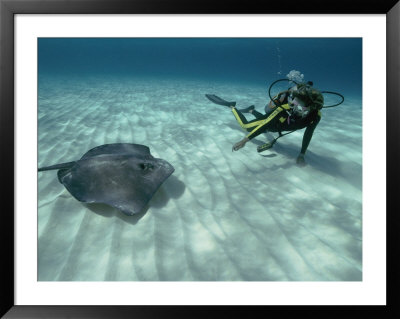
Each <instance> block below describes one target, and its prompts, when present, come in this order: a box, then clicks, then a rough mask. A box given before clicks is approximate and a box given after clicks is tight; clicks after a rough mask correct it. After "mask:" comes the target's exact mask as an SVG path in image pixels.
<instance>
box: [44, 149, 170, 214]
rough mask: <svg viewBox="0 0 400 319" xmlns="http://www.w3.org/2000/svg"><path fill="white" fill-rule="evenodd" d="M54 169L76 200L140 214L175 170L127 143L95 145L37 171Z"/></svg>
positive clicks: (147, 150)
mask: <svg viewBox="0 0 400 319" xmlns="http://www.w3.org/2000/svg"><path fill="white" fill-rule="evenodd" d="M54 169H58V172H57V176H58V180H59V181H60V183H61V184H63V185H64V186H65V188H66V189H67V190H68V191H69V192H70V193H71V195H72V196H73V197H75V198H76V199H77V200H78V201H81V202H85V203H103V204H107V205H110V206H113V207H115V208H117V209H119V210H121V211H122V212H123V213H124V214H126V215H133V214H136V213H139V212H140V211H141V210H142V209H143V208H144V207H145V206H146V205H147V203H148V202H149V200H150V199H151V198H152V197H153V195H154V193H155V192H156V191H157V189H158V188H159V187H160V186H161V184H162V183H163V182H164V181H165V180H166V179H167V178H168V177H169V176H170V175H171V174H172V173H173V172H174V167H173V166H172V165H171V164H170V163H168V162H167V161H165V160H163V159H160V158H154V157H153V156H152V155H151V154H150V149H149V148H148V147H147V146H145V145H139V144H129V143H116V144H105V145H101V146H97V147H95V148H93V149H91V150H89V151H88V152H86V153H85V154H84V155H83V156H82V158H81V159H79V160H77V161H74V162H68V163H62V164H57V165H52V166H47V167H42V168H39V169H38V171H47V170H54Z"/></svg>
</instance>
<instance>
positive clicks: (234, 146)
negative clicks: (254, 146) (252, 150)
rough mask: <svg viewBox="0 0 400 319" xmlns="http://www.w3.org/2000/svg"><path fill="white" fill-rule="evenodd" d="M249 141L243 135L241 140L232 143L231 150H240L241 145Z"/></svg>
mask: <svg viewBox="0 0 400 319" xmlns="http://www.w3.org/2000/svg"><path fill="white" fill-rule="evenodd" d="M248 141H250V140H249V139H248V138H247V137H245V138H244V139H242V140H241V141H239V142H237V143H235V145H233V147H232V152H233V151H237V150H240V149H241V148H242V147H243V146H245V144H246V143H247V142H248Z"/></svg>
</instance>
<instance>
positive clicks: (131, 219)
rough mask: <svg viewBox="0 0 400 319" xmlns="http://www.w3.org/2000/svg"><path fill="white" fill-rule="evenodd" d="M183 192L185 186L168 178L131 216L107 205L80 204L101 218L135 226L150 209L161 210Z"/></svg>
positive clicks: (177, 180)
mask: <svg viewBox="0 0 400 319" xmlns="http://www.w3.org/2000/svg"><path fill="white" fill-rule="evenodd" d="M184 191H185V184H184V183H183V182H181V181H180V180H179V179H178V178H176V177H175V176H170V177H169V178H168V179H167V180H166V181H165V182H164V183H163V184H162V185H161V186H160V188H159V189H158V190H157V192H156V193H155V194H154V196H153V197H152V199H151V200H150V201H149V203H148V204H147V205H146V206H145V207H144V208H143V209H142V210H141V211H140V212H139V213H136V214H134V215H132V216H128V215H125V214H124V213H122V212H121V211H120V210H118V209H116V208H114V207H111V206H109V205H107V204H99V203H82V204H83V205H84V206H85V207H86V208H88V209H89V210H90V211H92V212H93V213H95V214H97V215H100V216H102V217H106V218H110V217H113V216H115V217H117V218H119V219H121V220H123V221H124V222H126V223H129V224H131V225H135V224H137V222H138V221H139V220H140V219H141V218H142V217H143V216H144V215H146V213H147V211H148V210H149V208H150V207H155V208H158V209H160V208H162V207H164V206H166V205H167V203H168V201H169V200H170V198H179V197H180V196H182V194H183V193H184Z"/></svg>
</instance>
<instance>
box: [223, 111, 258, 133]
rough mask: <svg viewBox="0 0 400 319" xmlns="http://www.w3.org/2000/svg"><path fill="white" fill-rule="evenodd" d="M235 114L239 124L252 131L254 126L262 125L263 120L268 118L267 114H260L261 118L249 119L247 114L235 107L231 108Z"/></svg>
mask: <svg viewBox="0 0 400 319" xmlns="http://www.w3.org/2000/svg"><path fill="white" fill-rule="evenodd" d="M231 110H232V113H233V115H234V116H235V118H236V121H237V122H238V123H239V125H240V126H241V127H242V128H244V129H245V130H247V131H249V132H250V131H251V130H252V129H253V128H254V127H256V126H258V125H260V124H261V123H262V121H263V120H265V119H266V116H265V115H262V114H260V115H261V116H260V118H256V119H254V120H251V121H248V120H247V119H246V118H245V116H244V115H243V114H242V113H241V112H240V111H239V110H237V109H236V108H235V107H232V108H231Z"/></svg>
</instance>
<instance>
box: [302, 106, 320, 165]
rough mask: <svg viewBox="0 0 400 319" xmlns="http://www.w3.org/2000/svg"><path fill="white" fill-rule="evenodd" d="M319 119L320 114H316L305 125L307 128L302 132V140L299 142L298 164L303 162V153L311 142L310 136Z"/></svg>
mask: <svg viewBox="0 0 400 319" xmlns="http://www.w3.org/2000/svg"><path fill="white" fill-rule="evenodd" d="M320 120H321V115H320V114H318V116H317V118H316V119H315V120H314V121H312V122H311V123H310V125H308V126H307V128H306V130H305V132H304V135H303V142H302V144H301V151H300V154H299V156H298V157H297V164H300V165H304V164H305V161H304V155H305V153H306V151H307V148H308V145H309V144H310V142H311V138H312V136H313V134H314V130H315V128H316V127H317V125H318V123H319V121H320Z"/></svg>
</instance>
